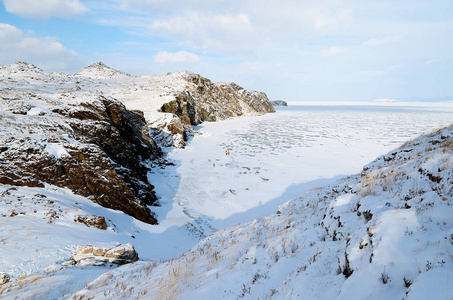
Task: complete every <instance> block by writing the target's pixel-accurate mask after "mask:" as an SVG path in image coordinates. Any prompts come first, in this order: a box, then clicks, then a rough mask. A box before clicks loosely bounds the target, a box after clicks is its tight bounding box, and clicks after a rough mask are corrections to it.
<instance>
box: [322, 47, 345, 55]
mask: <svg viewBox="0 0 453 300" xmlns="http://www.w3.org/2000/svg"><path fill="white" fill-rule="evenodd" d="M348 51H349V49H348V48H346V47H338V46H334V47H330V48H327V49H323V50H321V54H322V55H324V56H329V55H336V54H343V53H346V52H348Z"/></svg>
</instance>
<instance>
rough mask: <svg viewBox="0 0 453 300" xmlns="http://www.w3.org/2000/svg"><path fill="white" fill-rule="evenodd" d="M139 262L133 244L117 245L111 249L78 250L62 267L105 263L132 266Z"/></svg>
mask: <svg viewBox="0 0 453 300" xmlns="http://www.w3.org/2000/svg"><path fill="white" fill-rule="evenodd" d="M137 260H138V253H137V252H136V251H135V248H134V246H133V245H131V244H125V245H121V244H118V245H115V246H114V247H111V248H103V247H94V246H93V245H87V246H83V247H80V248H78V249H77V250H76V251H75V252H74V256H72V257H71V259H70V260H67V261H64V262H63V263H62V265H64V266H71V265H75V264H79V265H82V266H104V265H105V263H112V264H116V265H124V264H130V263H133V262H134V261H137Z"/></svg>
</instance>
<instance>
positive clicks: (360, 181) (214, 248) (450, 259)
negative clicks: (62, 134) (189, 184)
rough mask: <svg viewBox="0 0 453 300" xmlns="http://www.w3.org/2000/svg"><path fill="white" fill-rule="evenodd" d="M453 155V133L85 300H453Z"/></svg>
mask: <svg viewBox="0 0 453 300" xmlns="http://www.w3.org/2000/svg"><path fill="white" fill-rule="evenodd" d="M452 151H453V126H451V127H448V128H445V129H442V130H439V131H436V132H434V133H431V134H428V135H425V136H422V137H420V138H418V139H415V140H412V141H410V142H408V143H406V144H405V145H403V146H402V147H401V148H399V149H396V150H393V151H391V152H389V153H387V154H386V155H384V156H381V157H379V158H378V159H377V160H375V161H373V162H372V163H370V164H368V165H366V166H365V167H364V168H363V171H362V172H361V173H360V174H358V175H354V176H349V177H345V178H342V179H340V180H338V181H337V182H335V184H333V185H328V186H324V187H316V188H313V189H312V190H311V191H309V192H307V193H306V194H305V195H303V196H301V197H300V198H298V199H295V200H293V201H289V202H288V203H286V204H285V205H282V206H281V207H280V208H279V209H278V211H277V212H276V214H274V215H272V216H269V217H266V218H262V219H256V220H254V221H252V222H249V223H245V224H239V225H235V226H233V227H230V228H227V229H225V230H221V231H218V232H216V233H214V234H213V235H211V236H209V237H208V238H206V239H204V240H203V241H201V242H200V243H199V244H198V245H197V246H195V247H194V248H193V249H192V250H191V251H190V252H187V253H185V254H183V255H181V256H180V257H179V258H176V259H173V260H170V261H168V262H164V263H161V264H159V263H156V262H140V263H137V264H134V265H130V266H127V267H124V268H120V269H117V270H115V271H112V272H108V273H106V274H104V275H102V276H100V277H99V278H97V279H96V280H94V281H93V282H91V283H90V284H88V285H87V286H86V287H85V288H84V289H82V290H81V291H79V292H78V293H77V294H76V297H78V296H81V297H88V298H90V299H92V298H94V299H101V298H109V299H116V298H135V297H137V298H146V299H157V298H159V299H239V298H243V299H271V298H272V299H301V298H313V299H450V298H451V296H452V295H453V285H452V274H453V273H452V272H453V219H452V218H451V216H452V215H453V188H452V180H453V158H452V156H451V153H452Z"/></svg>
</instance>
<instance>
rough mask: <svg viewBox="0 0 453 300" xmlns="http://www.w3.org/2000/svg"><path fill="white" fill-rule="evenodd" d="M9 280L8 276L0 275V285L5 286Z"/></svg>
mask: <svg viewBox="0 0 453 300" xmlns="http://www.w3.org/2000/svg"><path fill="white" fill-rule="evenodd" d="M10 279H11V277H9V276H8V275H5V274H0V284H5V283H7V282H9V281H10Z"/></svg>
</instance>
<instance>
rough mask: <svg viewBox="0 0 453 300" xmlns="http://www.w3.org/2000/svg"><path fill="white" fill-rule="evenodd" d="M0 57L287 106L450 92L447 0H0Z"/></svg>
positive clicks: (452, 51)
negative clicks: (174, 81) (241, 90)
mask: <svg viewBox="0 0 453 300" xmlns="http://www.w3.org/2000/svg"><path fill="white" fill-rule="evenodd" d="M0 3H1V4H0V64H2V65H8V64H11V63H14V62H15V61H26V62H30V63H33V64H35V65H37V66H38V67H40V68H42V69H44V70H46V71H63V72H76V71H77V70H79V69H81V68H83V67H85V66H87V65H89V64H92V63H94V62H97V61H103V62H104V63H105V64H107V65H109V66H111V67H113V68H116V69H119V70H122V71H125V72H128V73H131V74H133V75H145V74H163V73H167V72H172V71H178V70H190V71H193V72H195V73H199V74H201V75H202V76H205V77H208V78H209V79H211V80H212V81H226V82H231V81H234V82H236V83H238V84H239V85H242V86H243V87H245V88H247V89H253V90H258V91H263V92H266V93H267V94H268V96H269V98H270V99H284V100H288V101H299V100H300V101H356V100H372V99H378V98H389V99H397V100H398V99H407V98H413V97H415V98H441V97H451V96H453V80H452V78H453V1H451V0H429V1H426V0H405V1H397V0H396V1H391V0H380V1H379V0H324V1H319V0H316V1H315V0H261V1H258V0H229V1H225V0H217V1H213V0H186V1H177V0H40V1H36V0H0Z"/></svg>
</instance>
